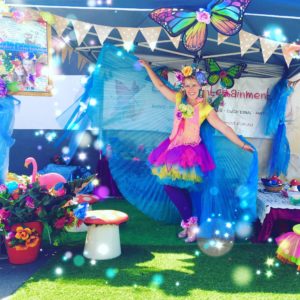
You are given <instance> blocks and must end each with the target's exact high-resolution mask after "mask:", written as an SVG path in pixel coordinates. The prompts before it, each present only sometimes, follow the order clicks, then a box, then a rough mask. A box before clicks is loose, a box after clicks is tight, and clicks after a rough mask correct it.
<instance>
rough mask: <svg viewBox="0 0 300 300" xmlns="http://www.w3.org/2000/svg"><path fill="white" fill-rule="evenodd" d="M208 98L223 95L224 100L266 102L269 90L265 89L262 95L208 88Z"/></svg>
mask: <svg viewBox="0 0 300 300" xmlns="http://www.w3.org/2000/svg"><path fill="white" fill-rule="evenodd" d="M208 93H209V96H211V97H214V96H219V95H223V96H224V97H226V98H239V99H255V100H267V99H268V97H269V89H267V91H266V92H264V93H258V92H255V93H253V92H250V91H247V90H245V91H239V90H236V89H230V90H226V89H217V90H215V91H213V90H212V87H210V90H209V92H208Z"/></svg>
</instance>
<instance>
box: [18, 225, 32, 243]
mask: <svg viewBox="0 0 300 300" xmlns="http://www.w3.org/2000/svg"><path fill="white" fill-rule="evenodd" d="M30 235H31V229H30V228H23V227H22V226H18V227H17V229H16V235H15V238H16V239H19V240H23V241H26V240H27V239H28V238H29V236H30Z"/></svg>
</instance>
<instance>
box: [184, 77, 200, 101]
mask: <svg viewBox="0 0 300 300" xmlns="http://www.w3.org/2000/svg"><path fill="white" fill-rule="evenodd" d="M183 88H184V90H185V92H186V96H187V98H188V99H190V100H196V99H197V97H198V95H199V91H200V90H201V86H200V84H199V83H198V81H197V80H196V79H193V78H186V79H185V80H184V82H183Z"/></svg>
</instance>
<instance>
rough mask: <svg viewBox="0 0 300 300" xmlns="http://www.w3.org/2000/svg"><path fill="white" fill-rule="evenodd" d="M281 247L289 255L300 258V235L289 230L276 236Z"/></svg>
mask: <svg viewBox="0 0 300 300" xmlns="http://www.w3.org/2000/svg"><path fill="white" fill-rule="evenodd" d="M276 243H277V244H278V245H279V247H280V249H281V250H282V251H283V252H284V253H285V254H286V255H288V256H292V257H294V258H296V259H299V258H300V235H298V234H296V233H295V232H287V233H284V234H282V235H281V236H279V237H277V238H276Z"/></svg>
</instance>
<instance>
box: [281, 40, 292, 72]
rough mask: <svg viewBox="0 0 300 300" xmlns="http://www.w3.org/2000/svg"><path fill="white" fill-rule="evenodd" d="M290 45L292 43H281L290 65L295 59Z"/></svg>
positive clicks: (284, 55) (286, 60) (285, 57)
mask: <svg viewBox="0 0 300 300" xmlns="http://www.w3.org/2000/svg"><path fill="white" fill-rule="evenodd" d="M290 47H291V44H286V43H281V49H282V54H283V57H284V59H285V62H286V64H287V66H288V67H289V66H290V63H291V61H292V59H293V56H292V53H291V52H290Z"/></svg>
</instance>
